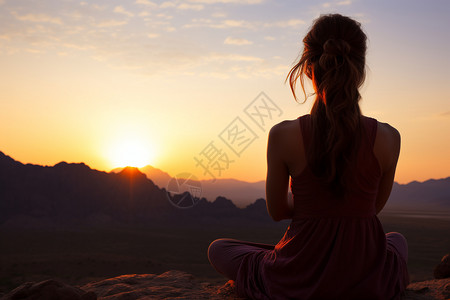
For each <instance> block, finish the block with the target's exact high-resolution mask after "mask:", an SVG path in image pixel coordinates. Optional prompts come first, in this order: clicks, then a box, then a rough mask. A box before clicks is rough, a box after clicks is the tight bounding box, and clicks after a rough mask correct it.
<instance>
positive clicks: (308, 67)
mask: <svg viewBox="0 0 450 300" xmlns="http://www.w3.org/2000/svg"><path fill="white" fill-rule="evenodd" d="M366 40H367V37H366V35H365V34H364V32H363V31H362V30H361V25H360V24H359V23H358V22H356V21H354V20H353V19H351V18H349V17H346V16H342V15H339V14H330V15H322V16H321V17H319V18H318V19H316V20H315V21H314V23H313V26H312V28H311V29H310V31H309V32H308V33H307V35H306V36H305V38H304V39H303V44H304V50H303V53H302V56H301V58H300V60H299V62H298V63H297V64H296V65H295V66H294V67H293V68H292V69H291V70H290V72H289V74H288V77H287V79H286V80H289V83H290V87H291V90H292V93H293V95H294V97H295V99H296V100H297V96H296V94H295V86H296V82H297V80H298V79H300V83H301V85H302V89H303V93H304V95H305V100H306V92H305V88H304V75H306V76H307V77H308V78H309V79H311V80H312V83H313V85H314V89H315V92H316V99H315V101H314V104H313V107H312V109H311V121H312V140H311V146H310V147H309V148H308V152H307V158H308V164H309V165H310V167H311V170H312V172H313V174H314V175H315V176H318V177H319V178H322V179H324V182H325V183H326V184H327V185H328V186H329V187H330V188H331V190H332V191H334V192H335V193H337V194H343V193H344V192H345V190H346V177H347V175H346V173H347V170H348V166H349V165H350V164H351V163H352V162H353V161H354V159H353V157H354V156H355V154H356V151H357V149H358V147H359V144H360V140H361V125H360V120H361V111H360V108H359V100H360V98H361V95H360V93H359V91H358V89H359V87H360V86H361V85H362V83H363V82H364V79H365V55H366Z"/></svg>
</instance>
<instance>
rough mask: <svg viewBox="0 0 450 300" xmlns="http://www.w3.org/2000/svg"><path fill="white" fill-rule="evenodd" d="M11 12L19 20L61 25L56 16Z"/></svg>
mask: <svg viewBox="0 0 450 300" xmlns="http://www.w3.org/2000/svg"><path fill="white" fill-rule="evenodd" d="M11 14H12V15H13V16H14V17H15V18H16V19H17V20H20V21H28V22H37V23H52V24H59V25H61V24H62V23H63V22H62V21H61V19H60V18H58V17H52V16H49V15H46V14H32V13H29V14H25V15H19V14H18V13H17V12H14V11H13V12H11Z"/></svg>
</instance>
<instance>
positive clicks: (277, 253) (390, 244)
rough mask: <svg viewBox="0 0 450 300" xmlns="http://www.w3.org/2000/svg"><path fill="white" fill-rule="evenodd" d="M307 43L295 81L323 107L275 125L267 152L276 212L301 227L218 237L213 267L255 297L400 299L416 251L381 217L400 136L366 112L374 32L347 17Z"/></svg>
mask: <svg viewBox="0 0 450 300" xmlns="http://www.w3.org/2000/svg"><path fill="white" fill-rule="evenodd" d="M303 43H304V50H303V54H302V56H301V58H300V61H299V62H298V63H297V64H296V65H295V66H294V67H293V68H292V69H291V71H290V72H289V75H288V80H289V83H290V86H291V90H292V92H293V94H294V97H295V98H296V99H297V97H296V95H295V85H296V82H297V80H300V83H301V85H302V88H303V92H304V94H305V89H304V85H303V84H304V76H305V75H306V77H307V78H309V79H310V80H311V81H312V83H313V86H314V90H315V95H316V97H315V102H314V105H313V107H312V109H311V113H310V114H308V115H304V116H301V117H299V118H298V119H296V120H293V121H284V122H281V123H279V124H277V125H275V126H274V127H273V128H272V129H271V131H270V133H269V140H268V147H267V166H268V168H267V180H266V201H267V209H268V212H269V214H270V216H271V217H272V218H273V219H274V220H275V221H278V220H282V219H292V222H291V224H290V226H289V228H288V229H287V231H286V233H285V235H284V237H283V238H282V239H281V240H280V242H279V243H278V244H277V245H275V246H273V245H266V244H257V243H251V242H244V241H238V240H234V239H219V240H216V241H214V242H213V243H212V244H211V245H210V247H209V249H208V257H209V260H210V262H211V264H212V265H213V266H214V267H215V268H216V269H217V270H218V271H219V272H221V273H223V274H224V275H225V276H227V277H228V278H229V279H231V280H234V281H235V286H236V290H237V293H238V294H239V295H240V296H244V297H249V298H252V299H383V300H384V299H395V298H397V297H399V296H400V295H401V294H402V293H403V291H404V289H405V288H406V286H407V285H408V283H409V277H408V271H407V267H406V262H407V256H408V253H407V252H408V246H407V243H406V240H405V238H404V237H403V236H402V235H401V234H400V233H388V234H385V233H384V231H383V228H382V225H381V223H380V221H379V219H378V217H377V214H378V213H379V212H380V211H381V210H382V209H383V207H384V205H385V203H386V201H387V199H388V197H389V194H390V192H391V188H392V184H393V180H394V174H395V169H396V165H397V160H398V155H399V152H400V135H399V133H398V131H397V130H396V129H395V128H393V127H391V126H390V125H388V124H385V123H380V122H378V121H377V120H375V119H373V118H369V117H365V116H362V115H361V112H360V108H359V104H358V102H359V99H360V94H359V92H358V89H359V87H360V86H361V85H362V83H363V81H364V77H365V55H366V35H365V34H364V32H363V31H362V30H361V26H360V24H359V23H357V22H356V21H354V20H352V19H350V18H348V17H345V16H341V15H338V14H333V15H324V16H321V17H320V18H318V19H317V20H316V21H315V22H314V24H313V26H312V28H311V29H310V31H309V32H308V34H307V35H306V37H305V38H304V39H303ZM305 96H306V94H305ZM289 178H290V179H291V180H290V188H291V190H292V194H293V200H292V201H291V200H289V199H288V188H289Z"/></svg>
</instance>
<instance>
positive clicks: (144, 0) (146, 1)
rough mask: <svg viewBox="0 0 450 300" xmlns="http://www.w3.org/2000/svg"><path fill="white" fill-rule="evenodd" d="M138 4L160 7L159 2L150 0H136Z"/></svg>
mask: <svg viewBox="0 0 450 300" xmlns="http://www.w3.org/2000/svg"><path fill="white" fill-rule="evenodd" d="M135 3H136V4H142V5H146V6H152V7H158V4H156V3H155V2H152V1H149V0H136V2H135Z"/></svg>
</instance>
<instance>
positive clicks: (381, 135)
mask: <svg viewBox="0 0 450 300" xmlns="http://www.w3.org/2000/svg"><path fill="white" fill-rule="evenodd" d="M378 125H379V126H378V132H377V142H376V143H375V149H374V152H375V155H376V156H377V158H378V162H379V164H380V167H381V172H382V176H381V181H380V186H379V188H378V195H377V200H376V203H375V209H376V213H377V214H378V213H379V212H380V211H381V210H382V209H383V207H384V205H385V204H386V201H387V200H388V198H389V195H390V194H391V190H392V185H393V183H394V177H395V170H396V168H397V161H398V157H399V154H400V143H401V141H400V133H399V132H398V131H397V129H395V128H394V127H392V126H390V125H389V124H385V123H378Z"/></svg>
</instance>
